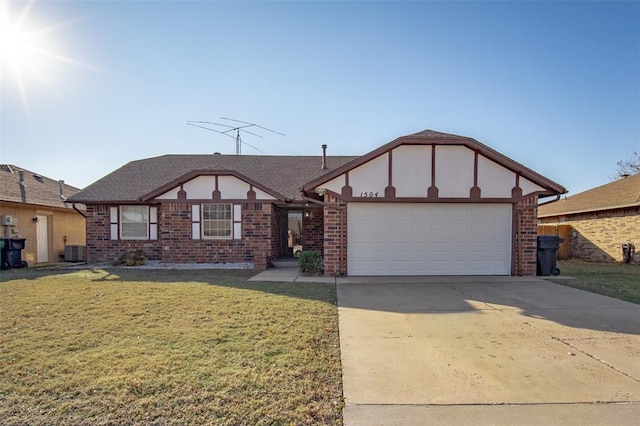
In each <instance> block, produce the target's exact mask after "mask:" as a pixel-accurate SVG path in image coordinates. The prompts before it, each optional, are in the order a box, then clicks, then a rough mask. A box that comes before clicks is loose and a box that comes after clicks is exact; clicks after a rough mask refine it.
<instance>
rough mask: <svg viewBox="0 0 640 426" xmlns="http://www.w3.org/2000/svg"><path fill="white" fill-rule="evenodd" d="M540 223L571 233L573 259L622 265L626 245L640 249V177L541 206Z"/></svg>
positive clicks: (570, 246)
mask: <svg viewBox="0 0 640 426" xmlns="http://www.w3.org/2000/svg"><path fill="white" fill-rule="evenodd" d="M538 223H539V224H540V228H541V229H545V230H547V231H548V230H549V228H551V227H556V229H566V230H567V231H566V235H567V236H568V237H569V241H568V252H569V253H568V257H569V258H573V259H582V260H587V261H590V262H619V261H621V260H622V244H625V243H628V242H631V243H633V244H635V246H636V250H638V249H640V174H637V175H633V176H627V177H624V178H621V179H618V180H616V181H614V182H611V183H608V184H605V185H602V186H599V187H597V188H593V189H590V190H588V191H585V192H581V193H579V194H576V195H573V196H571V197H566V198H563V199H561V200H558V201H556V202H553V203H549V204H546V205H544V206H540V207H539V208H538ZM547 233H548V232H547ZM565 239H566V238H565Z"/></svg>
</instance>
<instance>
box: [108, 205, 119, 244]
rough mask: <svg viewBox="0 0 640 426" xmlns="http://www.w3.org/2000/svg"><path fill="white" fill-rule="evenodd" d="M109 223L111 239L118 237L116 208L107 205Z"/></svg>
mask: <svg viewBox="0 0 640 426" xmlns="http://www.w3.org/2000/svg"><path fill="white" fill-rule="evenodd" d="M109 223H110V225H111V226H110V228H111V239H112V240H117V239H118V208H117V207H109Z"/></svg>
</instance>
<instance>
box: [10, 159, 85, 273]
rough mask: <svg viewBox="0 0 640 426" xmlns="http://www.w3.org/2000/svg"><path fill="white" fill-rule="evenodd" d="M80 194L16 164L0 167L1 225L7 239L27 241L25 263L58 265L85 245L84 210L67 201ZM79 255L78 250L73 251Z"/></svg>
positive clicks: (24, 253)
mask: <svg viewBox="0 0 640 426" xmlns="http://www.w3.org/2000/svg"><path fill="white" fill-rule="evenodd" d="M78 192H80V189H79V188H75V187H73V186H71V185H67V184H65V183H64V181H62V180H60V181H57V180H53V179H49V178H48V177H46V176H42V175H40V174H38V173H34V172H31V171H29V170H26V169H23V168H21V167H18V166H15V165H13V164H0V218H1V219H0V226H1V229H2V237H4V238H26V241H25V247H24V249H23V250H22V253H21V257H22V260H24V261H26V262H27V263H29V265H32V264H36V263H40V264H41V263H48V262H58V261H60V260H71V259H65V255H66V254H68V253H69V248H73V249H76V250H77V249H80V248H81V249H80V250H82V249H83V248H84V247H83V246H84V244H85V229H86V225H85V219H84V217H83V214H84V210H85V207H84V206H83V205H81V204H76V205H75V208H76V209H74V208H73V205H72V204H71V203H69V202H67V201H66V199H67V198H66V197H70V196H72V195H74V194H77V193H78ZM74 254H77V251H74Z"/></svg>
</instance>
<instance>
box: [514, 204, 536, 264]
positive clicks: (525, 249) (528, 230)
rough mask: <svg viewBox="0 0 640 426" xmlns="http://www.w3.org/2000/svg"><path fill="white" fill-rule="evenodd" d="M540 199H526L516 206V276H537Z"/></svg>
mask: <svg viewBox="0 0 640 426" xmlns="http://www.w3.org/2000/svg"><path fill="white" fill-rule="evenodd" d="M537 202H538V197H537V196H533V197H529V198H526V199H524V200H522V201H520V202H519V203H517V204H516V211H517V213H516V219H517V222H516V236H515V247H514V265H515V266H514V271H513V272H514V274H515V275H536V263H537V233H538V225H537V224H538V219H537V216H538V209H537V208H536V207H534V206H535V205H536V204H537Z"/></svg>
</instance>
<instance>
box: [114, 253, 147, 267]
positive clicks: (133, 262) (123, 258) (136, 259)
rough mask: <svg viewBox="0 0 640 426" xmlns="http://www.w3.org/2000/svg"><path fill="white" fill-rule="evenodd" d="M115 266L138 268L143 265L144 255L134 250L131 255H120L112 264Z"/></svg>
mask: <svg viewBox="0 0 640 426" xmlns="http://www.w3.org/2000/svg"><path fill="white" fill-rule="evenodd" d="M113 264H114V265H115V266H119V265H124V266H138V265H144V264H145V260H144V255H143V254H142V251H141V250H136V251H134V252H132V253H122V254H121V255H120V256H119V257H118V258H117V259H116V260H115V261H114V262H113Z"/></svg>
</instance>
